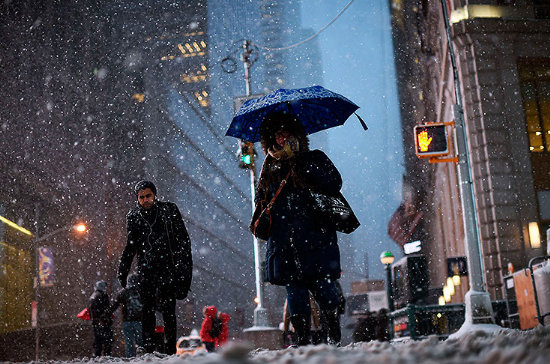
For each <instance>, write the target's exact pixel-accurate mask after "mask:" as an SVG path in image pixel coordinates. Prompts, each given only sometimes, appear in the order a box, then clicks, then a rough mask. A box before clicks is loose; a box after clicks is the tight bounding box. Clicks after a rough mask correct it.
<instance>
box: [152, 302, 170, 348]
mask: <svg viewBox="0 0 550 364" xmlns="http://www.w3.org/2000/svg"><path fill="white" fill-rule="evenodd" d="M154 342H155V351H156V352H158V353H162V354H168V353H167V348H166V346H167V343H166V337H165V333H164V320H163V319H162V313H161V312H160V311H155V339H154Z"/></svg>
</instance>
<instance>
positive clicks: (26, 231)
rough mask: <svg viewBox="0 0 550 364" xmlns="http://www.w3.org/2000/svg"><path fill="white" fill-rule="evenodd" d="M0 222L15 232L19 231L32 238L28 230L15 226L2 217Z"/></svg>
mask: <svg viewBox="0 0 550 364" xmlns="http://www.w3.org/2000/svg"><path fill="white" fill-rule="evenodd" d="M0 221H2V222H3V223H4V224H6V225H8V226H11V227H12V228H14V229H16V230H19V231H21V232H22V233H24V234H27V235H30V236H32V233H31V232H30V231H29V230H27V229H25V228H24V227H22V226H19V225H17V224H16V223H14V222H13V221H10V220H8V219H6V218H5V217H4V216H0Z"/></svg>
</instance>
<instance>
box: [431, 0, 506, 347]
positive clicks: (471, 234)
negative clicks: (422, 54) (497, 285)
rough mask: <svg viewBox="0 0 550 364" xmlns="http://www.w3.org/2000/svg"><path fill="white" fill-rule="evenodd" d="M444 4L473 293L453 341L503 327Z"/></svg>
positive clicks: (468, 296)
mask: <svg viewBox="0 0 550 364" xmlns="http://www.w3.org/2000/svg"><path fill="white" fill-rule="evenodd" d="M441 5H442V7H443V20H444V22H445V30H446V33H447V34H446V35H447V43H448V44H449V53H450V58H451V65H452V68H453V75H454V91H455V97H456V106H455V108H454V110H453V112H454V117H455V127H456V140H457V152H458V158H459V161H458V168H457V169H458V176H459V189H460V197H461V198H460V200H461V204H462V219H463V224H464V245H465V248H466V257H467V260H468V274H469V281H470V290H469V291H468V292H467V293H466V296H465V297H464V305H465V308H466V317H465V321H464V324H463V325H462V327H461V328H460V330H458V332H456V333H454V334H453V335H451V338H457V337H460V336H462V335H464V334H466V333H467V332H470V331H473V330H483V331H494V330H496V329H499V328H500V327H499V326H497V325H495V319H494V314H493V307H492V305H491V298H490V296H489V293H488V292H487V291H486V289H485V282H484V279H483V261H482V258H481V248H480V241H481V239H480V237H479V229H478V225H477V213H476V211H477V210H476V206H475V199H474V186H473V182H472V175H471V167H470V156H469V153H468V144H467V136H466V128H465V123H464V108H463V106H462V95H461V92H460V80H459V79H458V70H457V66H456V59H455V53H454V46H453V41H452V38H451V29H450V24H449V11H448V8H447V1H446V0H441Z"/></svg>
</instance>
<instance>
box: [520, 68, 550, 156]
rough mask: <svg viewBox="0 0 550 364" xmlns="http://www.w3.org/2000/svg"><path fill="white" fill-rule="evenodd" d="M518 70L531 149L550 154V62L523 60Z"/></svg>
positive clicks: (535, 151)
mask: <svg viewBox="0 0 550 364" xmlns="http://www.w3.org/2000/svg"><path fill="white" fill-rule="evenodd" d="M518 68H519V77H520V87H521V96H522V99H523V109H524V111H525V124H526V129H527V133H528V135H529V149H530V151H531V152H533V153H541V152H545V151H546V152H550V60H536V61H531V60H522V61H520V63H519V65H518Z"/></svg>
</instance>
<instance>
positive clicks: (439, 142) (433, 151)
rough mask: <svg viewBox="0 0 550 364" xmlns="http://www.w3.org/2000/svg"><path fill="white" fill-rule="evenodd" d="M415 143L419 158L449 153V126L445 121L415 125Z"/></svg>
mask: <svg viewBox="0 0 550 364" xmlns="http://www.w3.org/2000/svg"><path fill="white" fill-rule="evenodd" d="M414 145H415V147H416V156H417V157H418V158H430V157H437V156H443V155H448V154H449V141H448V137H447V127H446V125H445V124H444V123H433V124H423V125H417V126H415V127H414Z"/></svg>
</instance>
